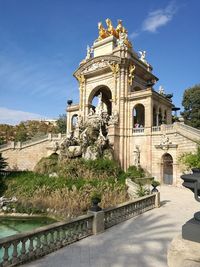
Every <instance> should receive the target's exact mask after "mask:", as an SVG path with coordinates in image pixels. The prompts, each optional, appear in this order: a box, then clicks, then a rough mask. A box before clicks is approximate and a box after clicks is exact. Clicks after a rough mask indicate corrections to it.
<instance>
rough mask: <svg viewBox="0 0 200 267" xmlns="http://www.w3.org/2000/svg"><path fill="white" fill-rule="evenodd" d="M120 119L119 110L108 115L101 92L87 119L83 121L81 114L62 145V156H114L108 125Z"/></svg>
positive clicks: (94, 157)
mask: <svg viewBox="0 0 200 267" xmlns="http://www.w3.org/2000/svg"><path fill="white" fill-rule="evenodd" d="M118 120H119V116H118V113H117V112H113V114H112V115H110V116H109V115H108V111H107V108H106V105H105V104H104V103H103V101H102V93H101V92H100V94H99V95H98V104H97V106H96V108H94V107H91V108H90V110H89V113H88V115H87V120H86V121H85V122H83V119H82V117H81V115H79V116H78V117H77V120H76V123H75V124H74V126H73V129H72V131H71V132H70V133H69V134H68V136H67V138H66V139H65V140H64V142H63V143H62V144H61V145H60V156H61V158H64V157H68V158H74V157H79V156H82V157H83V158H85V159H97V158H100V157H107V158H112V157H113V149H112V146H111V144H110V143H109V139H108V137H107V133H108V126H109V125H114V124H117V123H118Z"/></svg>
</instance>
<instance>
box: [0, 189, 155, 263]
mask: <svg viewBox="0 0 200 267" xmlns="http://www.w3.org/2000/svg"><path fill="white" fill-rule="evenodd" d="M158 206H159V193H156V194H152V195H148V196H144V197H141V198H139V199H136V200H132V201H128V202H125V203H122V204H119V205H116V206H115V207H112V208H108V209H104V210H102V211H100V214H99V215H101V216H98V212H91V211H90V213H89V214H88V215H83V216H80V217H78V218H76V219H73V220H71V221H69V222H57V223H53V224H51V225H48V226H43V227H40V228H37V229H34V230H32V231H29V232H26V233H21V234H17V235H13V236H9V237H6V238H2V239H0V267H11V266H16V265H19V264H22V263H24V262H26V261H30V260H34V259H36V258H39V257H42V256H44V255H46V254H49V253H51V252H53V251H55V250H57V249H59V248H61V247H64V246H66V245H68V244H70V243H73V242H75V241H78V240H80V239H82V238H85V237H87V236H90V235H92V234H97V233H100V232H102V230H104V229H107V228H109V227H111V226H113V225H115V224H118V223H120V222H122V221H125V220H127V219H130V218H132V217H134V216H137V215H139V214H141V213H143V212H145V211H148V210H150V209H153V208H155V207H158Z"/></svg>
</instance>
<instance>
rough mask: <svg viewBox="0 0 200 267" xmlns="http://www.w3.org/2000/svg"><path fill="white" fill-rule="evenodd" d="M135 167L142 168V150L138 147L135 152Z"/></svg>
mask: <svg viewBox="0 0 200 267" xmlns="http://www.w3.org/2000/svg"><path fill="white" fill-rule="evenodd" d="M134 165H135V166H136V167H137V168H138V167H139V166H140V149H139V146H136V147H135V150H134Z"/></svg>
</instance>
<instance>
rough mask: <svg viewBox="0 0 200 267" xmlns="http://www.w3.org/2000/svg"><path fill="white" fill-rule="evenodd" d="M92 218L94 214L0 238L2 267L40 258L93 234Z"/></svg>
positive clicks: (0, 261)
mask: <svg viewBox="0 0 200 267" xmlns="http://www.w3.org/2000/svg"><path fill="white" fill-rule="evenodd" d="M92 220H93V215H84V216H80V217H78V218H77V219H74V220H71V221H70V222H58V223H54V224H51V225H48V226H44V227H40V228H37V229H35V230H32V231H30V232H26V233H21V234H17V235H13V236H9V237H6V238H2V239H0V267H6V266H16V265H19V264H21V263H23V262H26V261H29V260H33V259H36V258H39V257H41V256H44V255H46V254H49V253H51V252H53V251H55V250H57V249H59V248H61V247H63V246H66V245H68V244H70V243H72V242H75V241H77V240H80V239H82V238H85V237H87V236H89V235H91V234H92V226H91V225H92ZM1 255H2V256H1Z"/></svg>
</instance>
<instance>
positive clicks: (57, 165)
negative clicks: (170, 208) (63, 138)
mask: <svg viewBox="0 0 200 267" xmlns="http://www.w3.org/2000/svg"><path fill="white" fill-rule="evenodd" d="M130 176H131V178H132V179H135V181H136V180H137V179H142V180H144V179H146V178H144V176H145V172H144V170H142V169H139V170H138V169H137V168H136V167H134V166H132V167H130V168H129V169H128V171H127V172H126V173H125V172H124V171H122V170H121V169H120V168H119V166H118V164H117V163H116V162H115V161H113V160H109V159H97V160H93V161H92V160H89V161H86V160H84V159H82V158H76V159H64V160H62V161H61V160H60V159H59V157H58V155H57V154H53V155H51V156H50V157H47V158H43V159H41V160H40V161H39V162H38V164H37V166H36V167H35V171H34V172H30V171H24V172H15V173H12V174H10V175H8V176H7V177H5V178H3V183H4V192H2V193H3V194H4V195H5V196H6V197H13V196H15V197H16V198H17V199H18V202H17V203H16V204H13V205H14V206H13V207H11V208H10V209H11V210H12V209H14V210H15V211H17V212H23V213H29V214H30V213H45V214H47V215H50V216H52V215H53V216H58V217H62V218H63V217H64V218H68V217H73V216H78V215H80V214H83V213H85V212H86V211H87V210H88V208H89V207H90V205H91V199H92V198H93V197H94V196H97V197H98V198H99V199H101V207H102V208H107V207H110V206H113V205H116V204H119V203H122V202H124V201H127V200H128V195H127V190H126V185H125V178H126V177H129V178H130ZM136 182H138V181H136ZM145 182H146V181H145ZM138 184H139V187H138V196H143V195H144V194H147V193H148V192H147V190H146V189H145V188H144V186H143V182H141V181H139V182H138Z"/></svg>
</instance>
